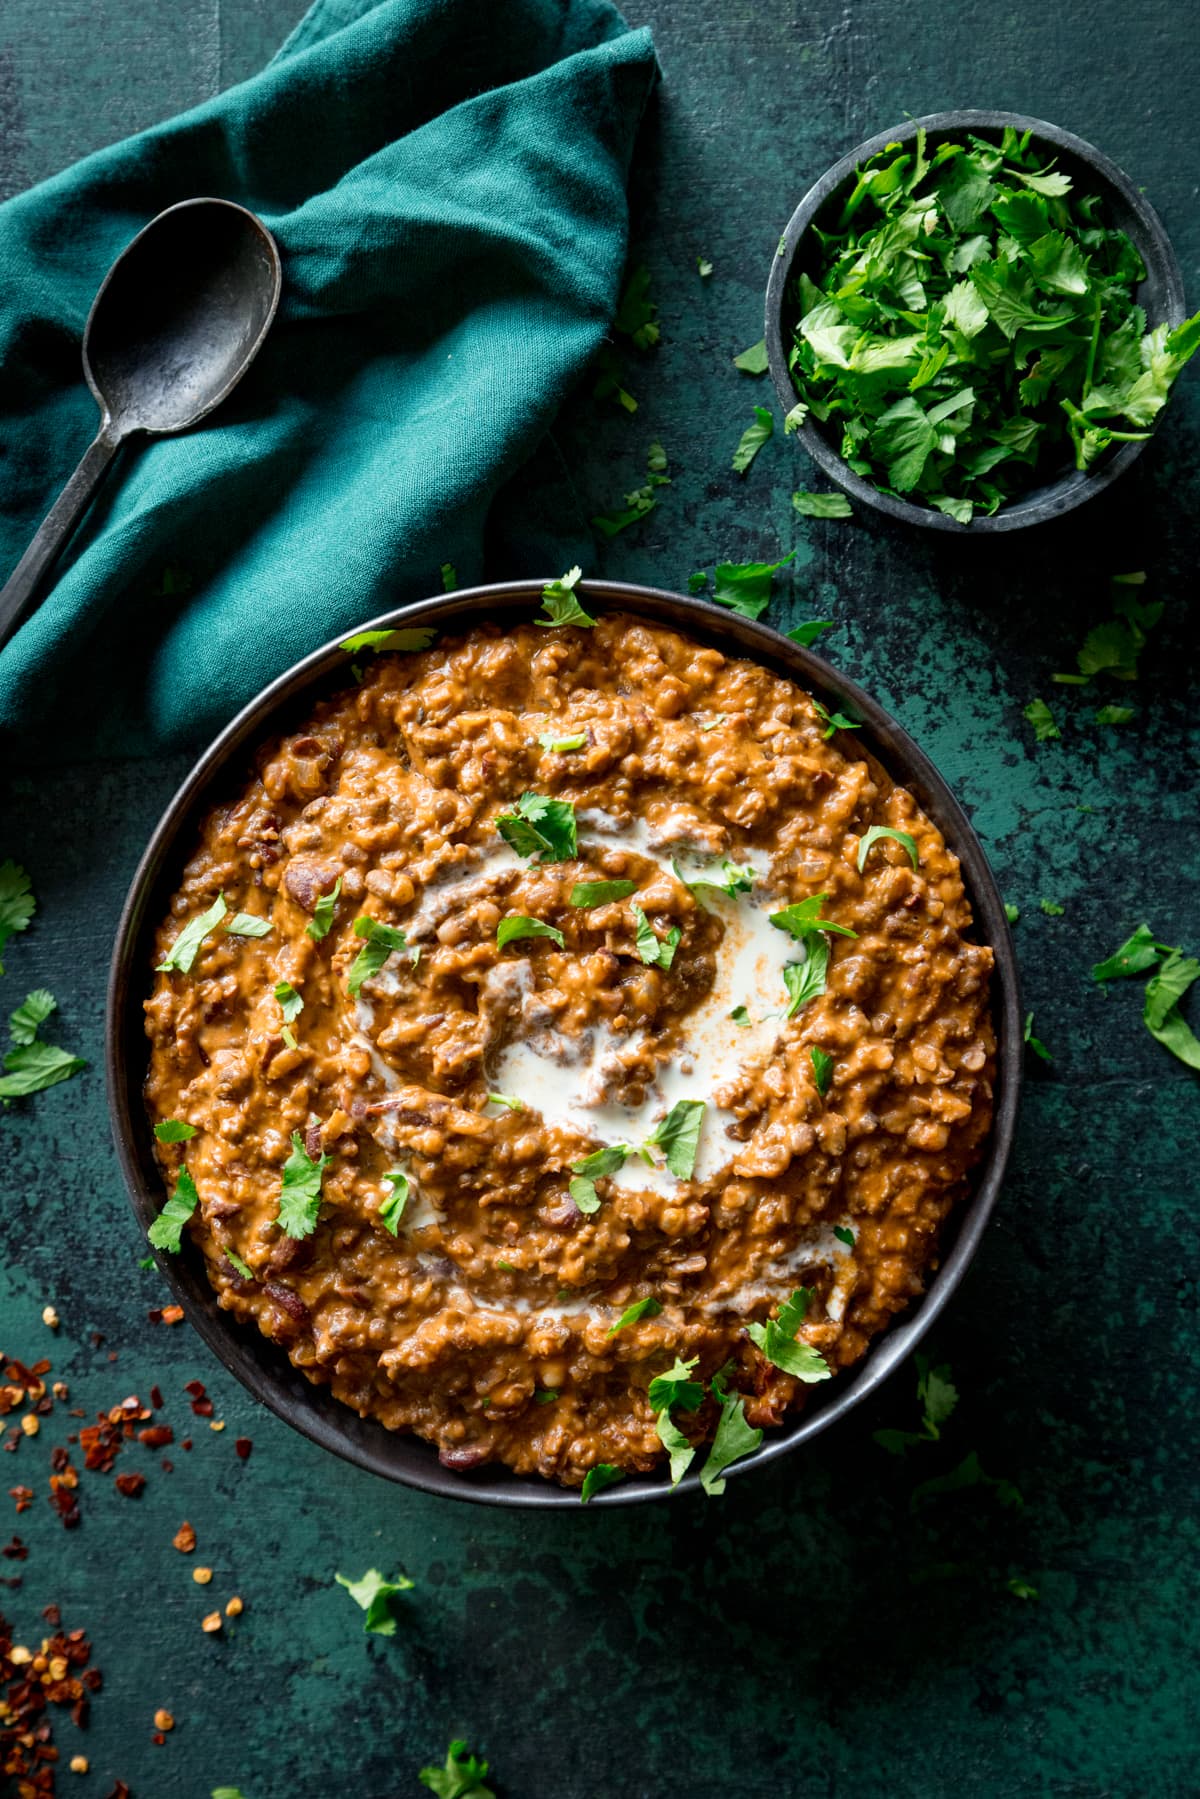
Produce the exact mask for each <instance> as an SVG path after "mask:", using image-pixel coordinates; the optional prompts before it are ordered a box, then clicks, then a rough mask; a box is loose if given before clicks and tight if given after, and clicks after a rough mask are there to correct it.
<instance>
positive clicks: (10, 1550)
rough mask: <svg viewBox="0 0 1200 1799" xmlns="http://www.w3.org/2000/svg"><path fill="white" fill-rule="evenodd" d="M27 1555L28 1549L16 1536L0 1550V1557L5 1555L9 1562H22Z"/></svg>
mask: <svg viewBox="0 0 1200 1799" xmlns="http://www.w3.org/2000/svg"><path fill="white" fill-rule="evenodd" d="M28 1554H29V1550H28V1548H27V1547H26V1545H25V1544H24V1543H22V1541H21V1539H20V1537H17V1536H14V1537H13V1540H12V1542H11V1543H6V1544H5V1545H4V1547H3V1549H0V1555H6V1556H7V1557H8V1559H9V1561H10V1562H23V1561H24V1560H25V1558H26V1556H27V1555H28Z"/></svg>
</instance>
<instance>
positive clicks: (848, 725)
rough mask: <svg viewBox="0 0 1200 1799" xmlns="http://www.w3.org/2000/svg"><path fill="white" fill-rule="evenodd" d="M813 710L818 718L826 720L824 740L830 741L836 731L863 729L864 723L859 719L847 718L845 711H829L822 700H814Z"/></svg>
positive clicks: (822, 738) (822, 735) (822, 736)
mask: <svg viewBox="0 0 1200 1799" xmlns="http://www.w3.org/2000/svg"><path fill="white" fill-rule="evenodd" d="M813 711H814V712H815V713H816V715H817V717H818V718H822V719H824V721H825V725H826V729H825V730H824V731H822V733H821V740H822V742H828V740H829V738H831V737H832V736H833V734H834V732H835V731H861V730H862V725H861V724H860V723H859V722H858V720H857V719H853V718H847V717H846V715H845V713H844V712H828V711H827V710H826V709H825V707H824V706H823V705H822V704H821V702H820V700H813Z"/></svg>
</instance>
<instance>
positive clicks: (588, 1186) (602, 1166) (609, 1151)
mask: <svg viewBox="0 0 1200 1799" xmlns="http://www.w3.org/2000/svg"><path fill="white" fill-rule="evenodd" d="M629 1154H630V1149H629V1145H628V1144H627V1143H609V1144H606V1145H605V1147H604V1148H603V1149H594V1150H593V1151H592V1152H591V1154H590V1155H587V1156H584V1157H583V1159H582V1160H581V1161H579V1162H572V1163H571V1171H572V1173H573V1174H574V1176H575V1179H574V1180H573V1181H571V1182H570V1184H569V1186H568V1188H567V1191H568V1192H569V1193H570V1195H571V1198H572V1199H573V1200H574V1201H575V1204H576V1205H577V1206H578V1208H579V1210H580V1211H581V1212H582V1213H583V1214H584V1215H585V1217H586V1216H590V1215H591V1213H593V1212H598V1211H599V1209H600V1195H599V1193H598V1192H597V1191H596V1182H597V1181H598V1180H602V1179H603V1178H604V1177H605V1176H606V1175H609V1174H616V1172H617V1170H618V1169H620V1168H623V1167H624V1165H625V1158H626V1157H627V1156H628V1155H629ZM616 1328H617V1329H618V1330H619V1329H620V1325H618V1326H617V1327H616ZM609 1335H610V1336H611V1335H612V1332H611V1331H610V1332H609Z"/></svg>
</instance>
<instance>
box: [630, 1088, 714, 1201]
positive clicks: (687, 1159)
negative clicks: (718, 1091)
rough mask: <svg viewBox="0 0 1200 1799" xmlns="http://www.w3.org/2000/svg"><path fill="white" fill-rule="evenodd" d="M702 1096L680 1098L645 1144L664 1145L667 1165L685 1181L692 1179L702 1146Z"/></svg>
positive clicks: (703, 1103) (649, 1145)
mask: <svg viewBox="0 0 1200 1799" xmlns="http://www.w3.org/2000/svg"><path fill="white" fill-rule="evenodd" d="M704 1107H705V1102H704V1100H702V1099H680V1100H676V1102H675V1104H674V1105H673V1106H672V1107H671V1110H670V1111H669V1112H668V1113H667V1115H666V1117H665V1118H663V1119H661V1120H660V1122H659V1123H658V1124H656V1125H655V1127H654V1129H653V1131H652V1132H651V1133H650V1135H649V1136H648V1137H647V1138H646V1142H645V1146H644V1147H645V1148H647V1149H649V1148H650V1147H651V1146H652V1145H654V1146H656V1147H657V1148H659V1149H661V1150H662V1152H663V1154H664V1156H665V1157H666V1163H667V1167H668V1168H669V1169H670V1170H671V1173H672V1174H673V1175H675V1176H676V1178H677V1179H679V1180H681V1181H690V1180H691V1178H692V1173H693V1171H694V1169H695V1166H696V1155H697V1152H698V1150H699V1147H700V1127H701V1125H702V1124H703V1122H704Z"/></svg>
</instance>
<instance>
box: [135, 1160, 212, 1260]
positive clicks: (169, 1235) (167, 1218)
mask: <svg viewBox="0 0 1200 1799" xmlns="http://www.w3.org/2000/svg"><path fill="white" fill-rule="evenodd" d="M199 1204H200V1195H199V1194H198V1193H197V1191H196V1183H195V1181H194V1180H193V1179H192V1177H191V1175H190V1174H189V1173H188V1171H187V1169H186V1168H181V1169H180V1170H179V1177H178V1179H177V1180H176V1182H175V1191H174V1193H172V1195H171V1197H170V1199H168V1201H167V1203H166V1205H165V1206H164V1207H163V1209H162V1211H161V1212H160V1213H159V1214H158V1217H157V1218H156V1219H155V1220H154V1223H153V1224H152V1225H151V1226H150V1229H149V1230H148V1231H147V1232H146V1235H147V1237H148V1238H149V1239H150V1242H151V1243H152V1244H153V1245H154V1247H155V1249H161V1250H164V1251H165V1252H166V1253H167V1254H168V1255H178V1254H179V1251H180V1249H181V1248H182V1247H183V1227H184V1225H185V1224H186V1223H187V1221H188V1219H189V1218H190V1217H191V1215H192V1213H193V1212H194V1211H195V1210H196V1207H197V1206H198V1205H199Z"/></svg>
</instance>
